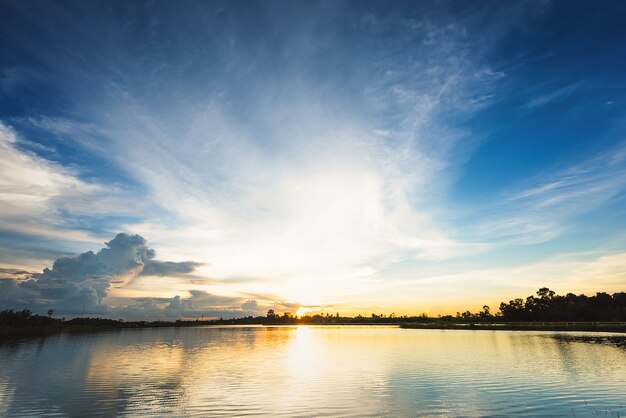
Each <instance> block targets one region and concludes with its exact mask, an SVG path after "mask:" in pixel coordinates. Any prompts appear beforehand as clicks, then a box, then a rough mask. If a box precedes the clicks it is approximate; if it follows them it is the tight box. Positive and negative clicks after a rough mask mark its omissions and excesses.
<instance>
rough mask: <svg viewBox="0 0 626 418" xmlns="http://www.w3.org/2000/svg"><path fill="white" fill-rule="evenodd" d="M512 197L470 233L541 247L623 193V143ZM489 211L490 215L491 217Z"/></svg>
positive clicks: (541, 178)
mask: <svg viewBox="0 0 626 418" xmlns="http://www.w3.org/2000/svg"><path fill="white" fill-rule="evenodd" d="M534 182H535V184H534V185H531V186H529V187H527V188H524V189H522V190H520V191H517V192H511V193H509V194H508V195H507V196H505V197H504V198H503V199H501V200H499V201H498V202H497V203H496V204H495V205H491V206H487V208H486V209H487V210H491V211H493V212H495V213H496V214H495V215H494V214H492V215H489V216H487V217H486V218H485V220H484V222H481V223H480V224H478V225H477V226H476V227H475V228H474V229H472V233H473V234H478V235H480V236H483V237H484V239H487V240H489V238H488V237H491V239H497V240H505V241H506V242H509V243H524V244H531V243H540V242H545V241H548V240H551V239H554V238H556V237H558V236H560V235H561V234H563V233H564V232H565V231H566V230H567V229H568V228H569V227H570V222H571V221H572V219H573V218H574V217H576V216H579V215H583V214H585V213H587V212H590V211H592V210H594V209H597V208H600V207H602V206H603V205H605V204H607V203H608V202H609V201H611V199H613V198H616V197H618V196H620V195H621V194H623V193H624V191H625V190H626V143H624V142H622V143H620V144H618V145H616V146H614V147H613V148H611V149H609V150H607V151H604V152H602V153H600V154H598V155H595V156H591V157H589V158H588V159H586V160H585V161H581V162H579V163H577V164H573V165H571V166H569V167H567V168H562V169H558V170H556V171H554V172H552V173H543V174H542V175H541V176H537V177H536V178H535V179H534ZM493 212H492V213H493Z"/></svg>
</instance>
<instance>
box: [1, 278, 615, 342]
mask: <svg viewBox="0 0 626 418" xmlns="http://www.w3.org/2000/svg"><path fill="white" fill-rule="evenodd" d="M53 315H54V311H53V310H52V309H51V310H49V311H48V315H47V316H42V315H33V314H32V313H31V312H30V311H29V310H21V311H14V310H12V309H9V310H3V311H0V338H9V337H21V336H36V335H45V334H50V333H55V332H59V331H70V332H72V331H89V330H100V329H116V328H138V327H168V326H176V327H182V326H197V325H249V324H258V325H401V326H403V327H406V328H447V329H459V328H460V329H467V328H468V327H469V328H481V329H545V330H548V329H551V330H611V331H626V325H625V323H626V293H624V292H620V293H615V294H613V295H610V294H608V293H603V292H601V293H597V294H596V295H594V296H586V295H575V294H572V293H568V294H566V295H557V294H556V293H555V292H553V291H552V290H550V289H548V288H541V289H539V290H538V291H537V292H536V294H535V295H531V296H528V297H527V298H526V299H525V300H524V299H521V298H518V299H513V300H511V301H509V302H508V303H506V302H502V303H501V304H500V309H499V311H498V312H495V313H492V312H491V309H490V307H489V306H487V305H485V306H483V309H482V310H481V311H479V312H476V313H472V312H469V311H466V312H463V313H461V312H457V313H456V315H445V316H437V317H431V316H428V315H426V314H422V315H419V316H407V315H396V314H394V313H392V314H389V315H385V314H376V313H372V314H371V315H368V316H362V315H357V316H354V317H348V316H341V315H340V314H339V313H334V314H330V313H325V314H315V315H303V316H300V317H298V316H295V315H293V314H292V313H290V312H284V313H282V314H279V313H277V312H275V311H274V310H272V309H270V310H269V311H268V312H267V315H265V316H247V317H241V318H232V319H224V318H219V319H211V320H199V319H193V318H186V319H179V320H176V321H173V322H168V321H151V322H148V321H124V320H122V319H119V320H114V319H106V318H73V319H70V320H67V321H66V320H65V318H62V319H59V318H54V317H53Z"/></svg>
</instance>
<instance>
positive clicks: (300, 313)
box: [296, 308, 309, 318]
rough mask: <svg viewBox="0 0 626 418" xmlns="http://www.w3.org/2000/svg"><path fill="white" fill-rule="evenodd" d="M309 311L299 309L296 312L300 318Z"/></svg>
mask: <svg viewBox="0 0 626 418" xmlns="http://www.w3.org/2000/svg"><path fill="white" fill-rule="evenodd" d="M308 311H309V310H308V309H307V308H298V310H297V311H296V316H297V317H298V318H300V317H301V316H302V315H304V314H305V313H307V312H308Z"/></svg>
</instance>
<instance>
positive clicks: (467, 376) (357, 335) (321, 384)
mask: <svg viewBox="0 0 626 418" xmlns="http://www.w3.org/2000/svg"><path fill="white" fill-rule="evenodd" d="M624 405H626V350H624V349H620V348H616V347H612V346H607V345H600V344H587V343H581V342H580V341H579V340H568V339H563V338H559V339H556V338H551V337H549V336H547V334H546V333H537V332H527V333H526V332H489V331H440V330H404V329H398V328H384V327H344V328H331V327H297V328H295V327H272V328H263V327H257V328H242V327H237V328H183V329H173V328H171V329H143V330H122V331H119V332H111V333H106V332H105V333H99V334H83V335H65V334H63V335H57V336H53V337H50V338H47V339H45V340H31V341H25V342H22V343H21V344H17V345H13V346H6V345H5V346H0V416H16V417H17V416H19V417H26V416H70V417H82V416H116V415H118V416H142V415H148V416H259V415H265V416H289V417H299V416H303V417H304V416H333V417H334V416H344V417H357V416H358V417H364V416H416V415H429V416H435V415H441V416H451V415H452V416H459V415H462V416H485V415H527V416H550V415H551V416H563V415H576V416H579V415H580V416H584V415H593V414H596V415H597V414H605V415H608V416H611V414H612V416H622V417H626V409H625V408H624Z"/></svg>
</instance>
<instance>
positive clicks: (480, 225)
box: [0, 0, 626, 319]
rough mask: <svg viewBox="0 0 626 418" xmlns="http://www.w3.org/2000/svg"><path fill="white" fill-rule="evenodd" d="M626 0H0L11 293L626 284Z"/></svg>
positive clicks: (26, 299)
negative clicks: (468, 0)
mask: <svg viewBox="0 0 626 418" xmlns="http://www.w3.org/2000/svg"><path fill="white" fill-rule="evenodd" d="M625 18H626V3H624V2H620V1H611V0H603V1H597V2H589V1H575V0H571V1H570V0H568V1H564V0H563V1H539V0H536V1H517V2H502V1H472V2H466V1H460V0H459V1H419V2H403V1H394V2H378V1H376V2H369V1H259V2H255V1H211V2H206V1H191V0H190V1H186V2H183V3H180V2H173V1H126V2H124V1H102V2H100V1H90V2H84V1H62V2H56V1H52V0H47V1H35V0H29V1H21V2H15V1H6V0H1V1H0V308H3V309H8V308H15V309H22V308H29V309H32V310H33V311H34V312H46V311H47V310H48V309H54V311H55V313H56V314H55V315H63V316H68V317H71V316H77V315H84V314H89V315H98V316H106V317H114V318H117V317H120V318H128V319H157V318H170V319H172V318H180V317H201V316H204V317H205V318H208V317H225V318H226V317H238V316H244V315H262V314H265V312H267V310H268V309H275V310H277V311H278V312H291V313H298V314H305V313H318V312H321V313H333V314H334V313H335V312H339V313H340V314H342V315H344V314H345V315H357V314H362V315H370V314H371V313H379V314H380V313H384V314H390V313H392V312H393V313H395V314H396V315H413V314H420V313H422V312H425V313H428V314H431V315H436V314H454V313H455V312H456V311H465V310H467V309H469V310H472V311H475V310H478V309H480V308H481V307H482V306H483V305H484V304H488V305H490V306H491V307H492V311H495V310H497V306H498V305H499V303H500V302H501V301H508V300H510V299H513V298H516V297H525V296H527V295H530V294H532V293H534V292H535V291H536V290H537V289H538V288H539V287H544V286H547V287H549V288H551V289H553V290H555V291H557V293H562V294H564V293H567V292H573V293H586V294H594V293H595V292H600V291H606V292H609V293H613V292H618V291H624V290H626V135H625V133H626V100H625V99H624V98H625V97H626V26H624V24H623V22H624V19H625Z"/></svg>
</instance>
